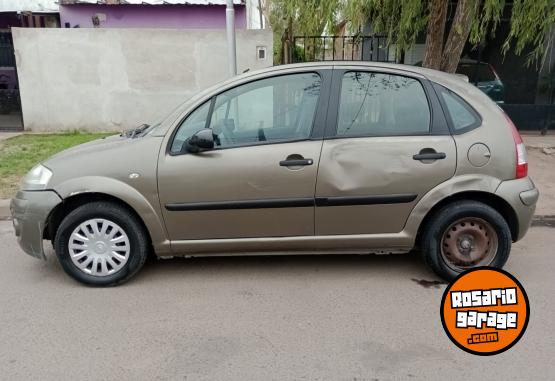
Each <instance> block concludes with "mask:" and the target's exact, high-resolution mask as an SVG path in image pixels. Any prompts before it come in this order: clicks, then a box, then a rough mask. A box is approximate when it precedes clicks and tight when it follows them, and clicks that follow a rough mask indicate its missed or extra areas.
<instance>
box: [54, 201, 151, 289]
mask: <svg viewBox="0 0 555 381" xmlns="http://www.w3.org/2000/svg"><path fill="white" fill-rule="evenodd" d="M54 248H55V250H56V255H57V256H58V259H59V261H60V263H61V265H62V267H63V269H64V270H65V272H66V273H67V274H69V275H70V276H71V277H73V278H74V279H76V280H78V281H80V282H82V283H85V284H88V285H93V286H112V285H116V284H120V283H123V282H125V281H127V280H128V279H129V278H131V277H132V276H133V275H134V274H135V273H137V272H138V271H139V270H140V269H141V268H142V266H143V265H144V262H145V260H146V258H147V256H148V252H149V245H148V240H147V234H146V232H145V230H144V228H143V226H142V224H141V223H140V221H138V219H137V218H136V217H135V216H134V215H133V214H132V213H130V212H129V211H128V210H127V209H126V208H124V207H122V206H120V205H118V204H115V203H111V202H94V203H89V204H85V205H83V206H80V207H78V208H76V209H75V210H73V211H72V212H70V213H69V214H68V215H67V216H66V217H65V218H64V219H63V220H62V222H61V224H60V227H59V228H58V231H57V233H56V237H55V240H54Z"/></svg>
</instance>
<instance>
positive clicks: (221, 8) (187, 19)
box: [60, 4, 247, 29]
mask: <svg viewBox="0 0 555 381" xmlns="http://www.w3.org/2000/svg"><path fill="white" fill-rule="evenodd" d="M234 8H235V27H236V28H241V29H244V28H246V26H247V11H246V6H245V5H236V6H235V7H234ZM94 16H99V19H100V25H99V27H100V28H213V29H217V28H225V5H170V4H168V5H156V6H151V5H102V4H73V5H60V20H61V25H62V27H63V26H65V25H66V23H69V26H70V27H71V28H73V27H76V26H79V27H80V28H92V27H93V23H92V18H93V17H94Z"/></svg>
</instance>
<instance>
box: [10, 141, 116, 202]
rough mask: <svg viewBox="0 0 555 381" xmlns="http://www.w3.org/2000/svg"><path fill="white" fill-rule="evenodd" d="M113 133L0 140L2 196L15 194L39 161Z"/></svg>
mask: <svg viewBox="0 0 555 381" xmlns="http://www.w3.org/2000/svg"><path fill="white" fill-rule="evenodd" d="M109 135H113V133H108V134H106V133H102V134H92V133H81V132H69V133H64V134H25V135H19V136H16V137H13V138H10V139H7V140H4V141H2V142H0V199H2V198H10V197H12V196H13V195H14V194H15V192H16V191H17V188H18V187H19V181H20V179H21V178H22V177H23V176H24V175H25V174H26V173H27V172H28V171H29V170H30V169H31V168H33V166H35V164H38V163H40V162H41V161H43V160H45V159H47V158H48V157H50V156H52V155H54V154H55V153H58V152H60V151H63V150H65V149H67V148H70V147H73V146H75V145H78V144H82V143H86V142H89V141H91V140H95V139H98V138H102V137H104V136H109Z"/></svg>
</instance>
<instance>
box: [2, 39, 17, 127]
mask: <svg viewBox="0 0 555 381" xmlns="http://www.w3.org/2000/svg"><path fill="white" fill-rule="evenodd" d="M21 130H23V122H22V116H21V100H20V97H19V83H18V79H17V69H16V64H15V55H14V47H13V40H12V33H11V31H9V30H8V31H5V30H4V31H0V131H21Z"/></svg>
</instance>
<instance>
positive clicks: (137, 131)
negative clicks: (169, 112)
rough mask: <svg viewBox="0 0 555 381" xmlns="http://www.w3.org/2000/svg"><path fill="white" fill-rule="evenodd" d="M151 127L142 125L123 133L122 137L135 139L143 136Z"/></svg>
mask: <svg viewBox="0 0 555 381" xmlns="http://www.w3.org/2000/svg"><path fill="white" fill-rule="evenodd" d="M149 127H150V124H141V125H140V126H139V127H135V128H132V129H130V130H126V131H123V132H122V133H121V135H120V136H122V137H125V138H129V139H134V138H137V137H140V136H142V133H143V132H145V131H146V130H147V129H148V128H149Z"/></svg>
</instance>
